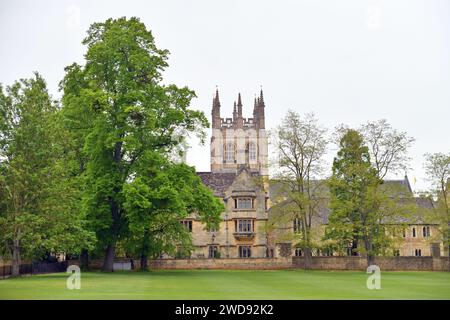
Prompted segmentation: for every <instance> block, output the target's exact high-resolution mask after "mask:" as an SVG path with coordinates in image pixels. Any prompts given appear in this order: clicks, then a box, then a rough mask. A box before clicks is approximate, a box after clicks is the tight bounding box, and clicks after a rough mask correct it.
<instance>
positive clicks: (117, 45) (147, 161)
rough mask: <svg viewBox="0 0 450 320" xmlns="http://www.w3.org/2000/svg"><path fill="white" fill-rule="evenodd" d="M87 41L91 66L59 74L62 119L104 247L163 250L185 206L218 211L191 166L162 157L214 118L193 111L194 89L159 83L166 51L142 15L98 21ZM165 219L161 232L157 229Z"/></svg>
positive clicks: (85, 204) (89, 214)
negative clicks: (120, 245) (125, 244)
mask: <svg viewBox="0 0 450 320" xmlns="http://www.w3.org/2000/svg"><path fill="white" fill-rule="evenodd" d="M83 44H85V45H87V53H86V55H85V58H86V64H85V65H84V66H79V65H77V64H73V65H71V66H69V67H67V68H66V76H65V78H64V80H63V81H62V82H61V88H62V90H64V96H63V100H62V102H63V110H62V113H63V115H64V123H65V125H66V127H67V128H68V129H69V130H70V132H71V134H72V137H73V138H74V150H75V153H76V155H77V159H78V164H79V167H80V173H82V175H83V196H82V207H83V212H85V214H86V215H87V217H88V219H89V223H90V227H91V228H92V230H95V232H96V235H97V239H98V249H100V250H105V249H108V248H111V247H112V248H114V247H115V245H116V243H117V242H118V241H122V242H129V241H131V242H134V243H136V242H142V245H141V246H140V247H141V248H146V249H145V250H143V251H145V252H146V253H147V252H148V253H153V251H155V252H159V251H161V250H163V249H165V248H166V247H167V246H169V243H170V242H171V239H174V237H175V235H177V236H178V234H180V235H181V234H183V232H182V231H183V230H182V229H180V223H179V222H177V223H175V221H176V220H177V219H178V218H180V217H183V216H185V215H186V214H187V213H188V212H189V210H192V209H198V210H199V212H201V213H203V212H208V213H209V212H214V213H215V214H216V215H218V213H217V210H214V208H213V210H209V209H211V204H207V203H206V201H209V200H210V198H209V194H208V195H207V196H206V195H205V194H206V193H205V192H203V191H204V190H203V189H202V188H203V187H198V188H199V191H200V192H198V197H193V192H192V188H193V187H192V185H193V179H194V177H193V176H195V173H194V172H193V170H192V169H189V174H187V173H185V172H175V173H172V172H171V170H172V171H173V170H175V166H174V165H172V164H170V163H169V161H168V160H166V159H168V158H169V155H170V154H171V153H172V152H173V150H174V149H176V148H177V147H178V146H179V145H180V144H181V143H183V142H184V140H185V138H186V137H187V136H188V135H189V133H195V134H197V135H198V136H199V137H200V138H202V139H203V138H204V131H203V130H204V128H206V127H207V126H208V125H209V124H208V121H207V119H206V117H205V116H204V114H203V113H202V112H199V111H195V110H191V109H189V104H190V102H191V100H192V98H194V97H195V93H194V92H193V91H192V90H190V89H189V88H187V87H183V88H178V87H177V86H175V85H165V84H163V83H162V72H163V71H164V69H165V68H166V67H167V66H168V64H167V59H168V51H167V50H161V49H158V48H157V47H156V45H155V43H154V38H153V35H152V33H151V32H150V31H148V30H147V29H146V27H145V25H144V24H143V23H141V22H140V21H139V19H137V18H131V19H126V18H120V19H108V20H106V21H105V22H103V23H94V24H92V25H91V27H90V28H89V30H88V34H87V37H86V38H85V39H84V41H83ZM170 168H172V169H170ZM166 170H167V172H165V171H166ZM178 170H179V171H180V170H181V169H180V168H178ZM180 179H181V180H180ZM183 179H184V180H183ZM197 182H198V181H197ZM182 183H184V184H185V185H186V186H185V187H184V188H185V190H184V189H181V184H182ZM177 184H180V186H178V187H177ZM187 190H189V192H187ZM202 192H203V193H202ZM189 193H190V194H189ZM194 194H195V193H194ZM202 196H203V198H202ZM213 203H215V202H213ZM213 206H214V205H213ZM207 216H208V215H205V219H207V218H206V217H207ZM214 219H215V218H214ZM214 219H213V220H214ZM166 224H167V225H166ZM163 225H164V231H162V232H159V233H158V240H157V238H155V237H154V236H153V234H152V232H153V231H154V230H160V229H161V226H163ZM166 231H167V232H166ZM181 238H183V237H181ZM144 242H145V243H144ZM161 243H164V244H165V245H162V244H161ZM147 248H149V249H147ZM108 254H110V253H108ZM105 261H106V260H105ZM109 267H111V266H109Z"/></svg>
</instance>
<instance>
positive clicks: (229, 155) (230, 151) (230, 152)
mask: <svg viewBox="0 0 450 320" xmlns="http://www.w3.org/2000/svg"><path fill="white" fill-rule="evenodd" d="M225 160H226V161H227V162H232V161H234V144H233V143H232V142H228V143H227V144H226V146H225Z"/></svg>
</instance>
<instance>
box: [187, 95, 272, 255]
mask: <svg viewBox="0 0 450 320" xmlns="http://www.w3.org/2000/svg"><path fill="white" fill-rule="evenodd" d="M220 108H221V105H220V100H219V92H218V91H217V90H216V94H215V97H214V98H213V104H212V112H211V115H212V136H211V171H210V172H198V175H199V176H200V177H201V179H202V181H203V183H204V184H206V185H207V186H209V187H210V188H211V189H212V190H214V193H215V195H216V196H217V197H219V198H221V199H223V201H224V204H225V206H226V210H225V212H223V213H222V222H221V223H220V226H219V228H218V229H217V230H205V226H204V224H202V223H201V222H200V220H199V219H198V217H196V216H195V215H191V216H190V217H189V218H188V219H186V220H184V221H183V223H184V224H185V225H186V226H187V227H188V228H189V229H190V230H191V231H192V236H193V244H194V247H195V250H194V252H193V253H192V256H193V257H210V258H212V257H219V256H220V257H223V258H225V257H227V258H248V257H252V258H253V257H255V258H256V257H266V256H267V255H270V254H272V252H273V251H270V248H269V247H268V236H267V233H266V232H265V230H264V229H265V225H266V222H267V219H268V216H267V212H268V210H267V209H268V206H269V193H268V191H269V188H268V168H267V135H266V129H265V115H264V108H265V103H264V97H263V92H262V90H261V92H260V95H259V97H258V98H255V101H254V106H253V117H251V118H244V116H243V105H242V99H241V95H240V94H238V97H237V102H235V103H234V110H233V117H232V118H222V117H221V114H220Z"/></svg>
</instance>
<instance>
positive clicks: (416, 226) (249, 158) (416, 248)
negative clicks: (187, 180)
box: [182, 90, 445, 258]
mask: <svg viewBox="0 0 450 320" xmlns="http://www.w3.org/2000/svg"><path fill="white" fill-rule="evenodd" d="M220 108H221V103H220V99H219V92H218V90H216V93H215V97H214V98H213V103H212V111H211V117H212V135H211V145H210V152H211V154H210V161H211V171H209V172H198V173H197V174H198V175H199V176H200V178H201V179H202V181H203V183H204V184H205V185H207V186H209V187H210V188H211V189H212V190H213V191H214V194H215V196H217V197H219V198H220V199H222V200H223V201H224V204H225V207H226V210H225V211H224V212H223V213H222V214H221V218H222V220H221V223H220V225H219V228H217V230H206V229H205V225H204V224H202V223H201V221H200V219H199V217H198V216H196V215H195V214H192V215H190V216H189V217H188V218H187V219H185V220H183V221H182V223H183V224H184V225H185V226H186V227H187V228H188V229H189V230H190V231H191V232H192V239H193V245H194V250H193V252H192V253H191V257H192V258H219V257H221V258H263V257H280V256H282V255H285V252H286V248H288V252H291V255H292V256H299V255H302V252H301V250H300V249H298V248H295V245H294V243H293V241H289V240H286V239H287V238H289V237H282V236H281V237H280V233H279V232H277V231H276V230H275V231H271V232H270V233H269V232H267V230H266V224H267V222H268V220H269V215H270V205H271V201H272V202H276V201H277V200H276V198H277V197H276V196H275V195H276V192H275V191H274V190H276V189H277V186H276V185H275V184H273V183H271V184H270V188H269V172H268V141H267V134H266V129H265V112H264V110H265V102H264V97H263V92H262V90H261V92H260V94H259V97H258V98H255V100H254V105H253V117H251V118H244V116H243V104H242V99H241V95H240V94H238V97H237V102H235V103H234V109H233V116H232V118H223V117H221V111H220ZM386 184H391V185H398V186H400V187H401V188H403V189H404V190H405V192H406V193H408V194H409V195H410V196H411V195H412V190H411V187H410V184H409V181H408V178H407V177H405V179H403V180H392V181H386ZM271 196H272V198H271ZM277 199H278V198H277ZM414 199H416V200H414V201H416V204H417V207H418V208H419V211H420V210H422V209H423V210H427V209H431V208H433V205H434V203H433V201H432V200H430V199H424V198H414ZM329 214H330V210H329V208H328V206H327V205H325V206H324V207H323V208H322V209H321V212H320V214H319V216H318V219H317V221H316V223H317V224H319V225H321V228H322V229H323V230H324V228H325V226H326V224H327V222H328V216H329ZM402 224H403V225H404V226H406V227H405V229H404V236H403V239H402V240H401V241H400V243H399V244H398V248H397V249H395V252H393V255H400V256H429V255H431V254H432V252H431V251H432V250H434V251H435V254H436V252H438V253H439V252H441V253H442V252H443V251H442V250H444V252H445V248H443V246H442V242H441V243H439V240H438V239H439V234H438V225H437V224H436V223H430V222H429V221H425V220H420V219H419V220H415V221H414V222H411V223H408V222H406V223H405V222H404V221H403V222H402ZM296 226H297V227H298V223H297V222H296V221H292V222H291V223H289V224H288V225H283V226H280V228H279V229H280V230H283V232H284V233H286V232H287V233H289V232H290V233H295V232H296ZM272 230H273V229H272ZM318 237H319V238H320V235H319V236H318ZM280 239H281V240H280ZM283 239H284V240H283ZM432 248H434V249H432ZM313 254H314V255H327V254H329V253H327V252H326V251H324V250H320V249H317V250H315V251H314V252H313Z"/></svg>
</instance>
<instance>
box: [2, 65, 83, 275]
mask: <svg viewBox="0 0 450 320" xmlns="http://www.w3.org/2000/svg"><path fill="white" fill-rule="evenodd" d="M0 89H1V88H0ZM57 124H58V114H57V106H56V104H55V103H54V102H53V101H52V100H51V98H50V96H49V94H48V92H47V88H46V84H45V81H44V79H43V78H42V77H41V76H40V75H39V74H37V73H35V75H34V77H33V78H31V79H22V80H20V81H18V82H16V83H15V84H14V85H12V86H10V87H7V88H6V93H5V92H4V91H3V89H1V90H0V127H1V131H0V172H1V175H0V238H1V243H2V249H3V251H6V252H7V253H10V255H11V258H12V274H13V275H18V274H19V266H20V263H21V259H22V258H26V259H33V258H39V257H40V256H42V255H44V254H45V253H46V252H49V251H50V252H69V251H70V252H76V251H77V250H78V249H79V245H80V244H84V242H85V241H86V242H88V238H89V235H88V234H87V233H85V232H84V230H83V221H82V217H81V216H80V215H79V214H78V212H77V211H75V210H74V206H73V201H72V200H73V198H72V196H73V194H74V193H73V190H74V189H73V186H72V185H70V183H69V180H68V177H67V176H66V173H65V170H64V165H65V157H64V154H63V152H62V151H63V148H62V144H60V140H61V132H59V131H58V125H57ZM62 197H64V201H61V198H62Z"/></svg>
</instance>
